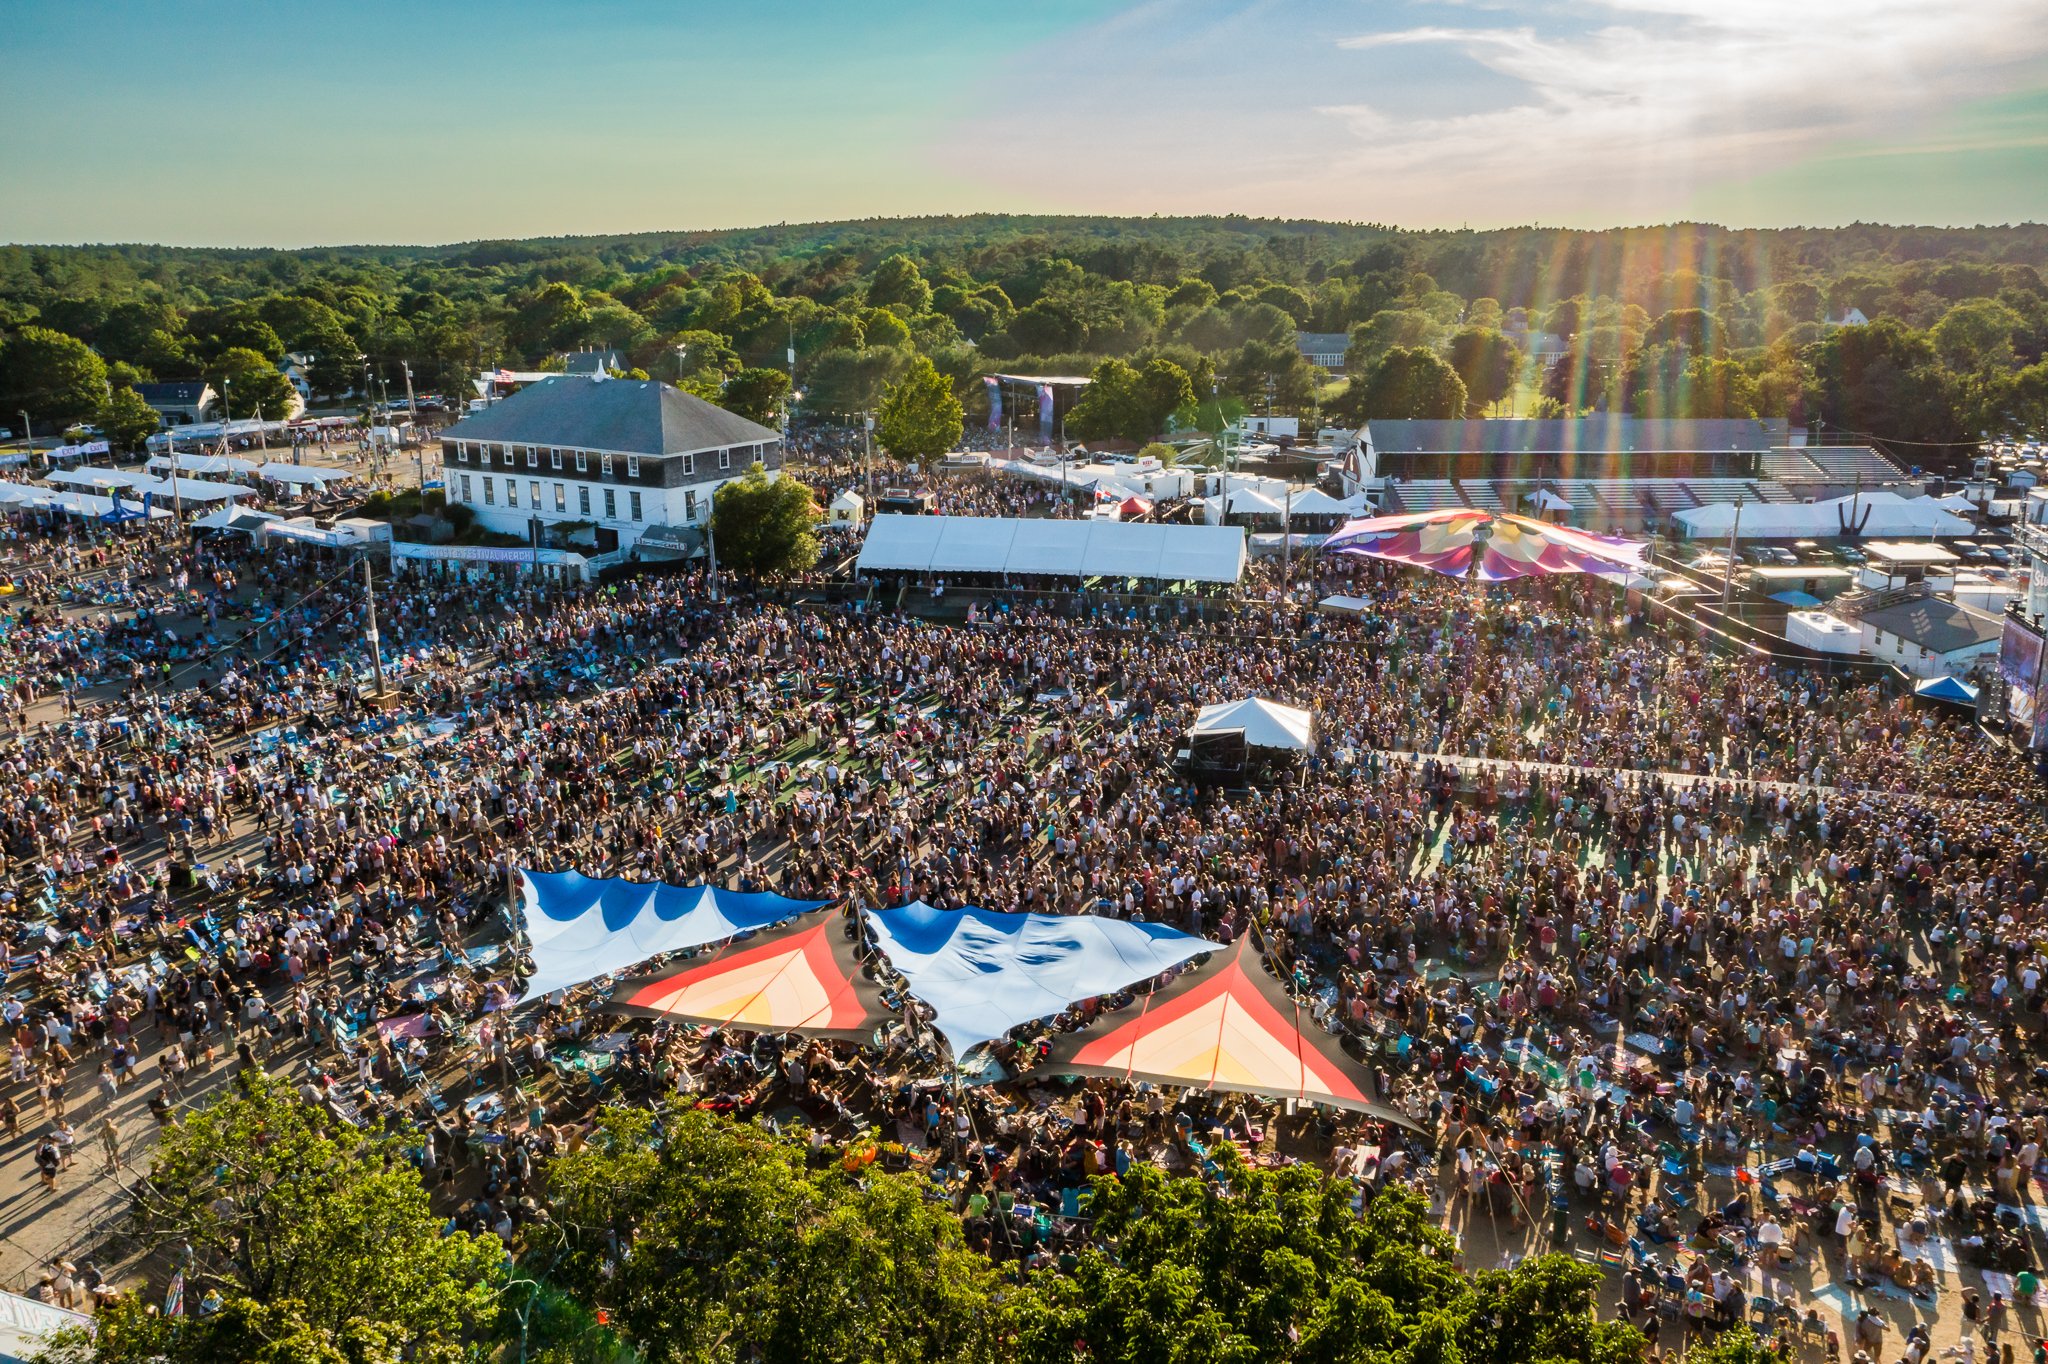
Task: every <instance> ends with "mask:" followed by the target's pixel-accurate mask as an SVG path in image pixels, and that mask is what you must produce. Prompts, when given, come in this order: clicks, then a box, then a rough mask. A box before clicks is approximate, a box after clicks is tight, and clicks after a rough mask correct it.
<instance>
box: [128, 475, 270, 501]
mask: <svg viewBox="0 0 2048 1364" xmlns="http://www.w3.org/2000/svg"><path fill="white" fill-rule="evenodd" d="M128 486H129V487H130V488H132V489H134V490H135V491H136V492H137V493H138V494H140V493H155V494H156V500H157V501H158V502H160V503H165V504H169V503H172V502H236V501H239V500H241V499H242V498H245V497H254V496H256V490H255V489H254V488H244V487H243V486H242V485H241V484H239V483H210V482H208V481H207V480H205V479H203V478H180V479H178V481H177V486H176V487H172V486H171V480H169V479H164V480H163V481H162V482H158V481H157V480H155V479H150V478H145V479H141V480H139V481H138V482H135V483H131V484H129V485H128Z"/></svg>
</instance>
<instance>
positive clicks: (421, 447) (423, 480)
mask: <svg viewBox="0 0 2048 1364" xmlns="http://www.w3.org/2000/svg"><path fill="white" fill-rule="evenodd" d="M398 367H399V368H400V369H402V370H404V371H405V406H406V410H407V411H409V412H411V413H412V439H413V463H414V464H415V465H417V466H418V467H419V474H420V482H419V488H420V496H421V497H425V496H426V492H427V443H426V442H425V441H423V440H421V439H420V403H419V399H418V398H415V397H414V396H413V393H412V366H411V365H409V364H407V363H406V362H405V361H403V360H400V361H399V362H398ZM424 505H425V504H424V503H422V507H424Z"/></svg>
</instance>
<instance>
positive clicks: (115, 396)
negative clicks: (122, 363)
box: [97, 388, 157, 450]
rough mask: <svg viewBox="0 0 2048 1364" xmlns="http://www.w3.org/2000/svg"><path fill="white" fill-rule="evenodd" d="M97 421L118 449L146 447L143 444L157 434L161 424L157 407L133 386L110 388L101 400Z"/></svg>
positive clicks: (102, 433)
mask: <svg viewBox="0 0 2048 1364" xmlns="http://www.w3.org/2000/svg"><path fill="white" fill-rule="evenodd" d="M97 421H98V425H99V428H100V434H101V435H103V436H105V437H106V438H107V440H108V442H109V443H111V444H112V445H113V447H114V448H115V449H116V450H140V449H142V448H143V447H142V443H143V442H144V441H146V440H148V439H149V438H150V436H152V435H154V434H155V432H156V427H157V415H156V409H155V408H153V407H151V406H150V405H149V404H148V403H146V402H144V401H143V400H142V395H141V394H140V393H137V392H136V391H135V390H134V389H132V388H116V389H113V390H110V391H109V392H108V394H107V396H106V398H105V400H104V401H102V402H101V403H100V412H99V417H98V419H97Z"/></svg>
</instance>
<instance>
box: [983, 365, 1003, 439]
mask: <svg viewBox="0 0 2048 1364" xmlns="http://www.w3.org/2000/svg"><path fill="white" fill-rule="evenodd" d="M981 381H982V382H983V383H984V384H987V385H988V429H989V430H991V431H999V430H1001V429H1002V425H1003V381H1002V380H1000V379H998V378H996V376H995V375H993V374H984V375H983V376H982V377H981Z"/></svg>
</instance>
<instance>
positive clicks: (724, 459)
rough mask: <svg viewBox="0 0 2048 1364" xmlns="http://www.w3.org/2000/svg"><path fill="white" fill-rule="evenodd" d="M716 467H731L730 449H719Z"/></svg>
mask: <svg viewBox="0 0 2048 1364" xmlns="http://www.w3.org/2000/svg"><path fill="white" fill-rule="evenodd" d="M718 467H719V468H721V469H730V468H732V451H730V450H720V451H719V452H718Z"/></svg>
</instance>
